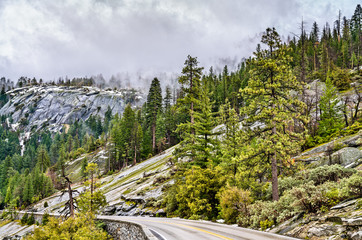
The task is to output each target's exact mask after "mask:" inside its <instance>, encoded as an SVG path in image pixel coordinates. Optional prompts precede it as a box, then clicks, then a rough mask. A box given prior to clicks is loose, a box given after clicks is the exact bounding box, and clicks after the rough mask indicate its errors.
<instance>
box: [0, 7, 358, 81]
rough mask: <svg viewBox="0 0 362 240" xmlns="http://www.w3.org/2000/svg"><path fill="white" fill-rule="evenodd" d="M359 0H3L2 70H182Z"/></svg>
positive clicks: (227, 58) (11, 74)
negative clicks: (190, 59) (193, 60)
mask: <svg viewBox="0 0 362 240" xmlns="http://www.w3.org/2000/svg"><path fill="white" fill-rule="evenodd" d="M358 3H360V0H343V1H338V0H336V1H322V0H223V1H220V0H59V1H58V0H0V77H1V76H5V77H7V78H10V79H12V80H14V81H16V80H17V79H18V78H19V77H20V76H28V77H34V76H35V77H36V78H43V79H45V80H52V79H57V78H58V77H59V76H69V77H74V76H91V75H95V74H99V73H102V74H103V75H104V76H105V77H106V78H108V77H110V76H111V75H112V74H117V73H124V72H129V73H130V74H131V75H132V74H136V73H141V74H144V73H148V74H153V73H154V72H175V73H179V72H181V69H182V66H183V63H184V61H185V59H186V56H187V55H188V54H190V55H192V56H196V57H198V60H199V62H200V65H201V66H204V67H205V68H206V69H208V68H209V67H210V66H211V65H215V64H219V65H223V64H225V63H228V62H232V61H236V62H239V61H240V59H241V58H242V57H248V56H249V55H250V54H251V53H252V51H253V50H254V49H255V47H256V43H257V42H258V41H259V37H260V34H261V32H263V31H264V30H265V29H266V28H267V27H272V26H274V27H276V29H277V31H278V32H279V33H280V34H281V35H284V36H285V37H286V36H287V35H288V34H290V33H291V32H294V33H298V31H299V30H298V27H299V25H300V22H301V20H302V17H303V19H304V20H305V22H306V27H307V30H308V31H309V30H310V27H311V25H312V23H313V21H317V23H318V24H319V25H320V28H322V25H323V24H324V23H325V22H326V21H328V22H330V24H332V23H333V21H334V20H335V19H336V18H337V16H338V10H341V11H342V15H345V16H347V18H350V17H351V15H352V14H353V12H354V9H355V8H356V5H357V4H358Z"/></svg>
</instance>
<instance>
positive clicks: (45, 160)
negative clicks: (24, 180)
mask: <svg viewBox="0 0 362 240" xmlns="http://www.w3.org/2000/svg"><path fill="white" fill-rule="evenodd" d="M37 164H38V165H39V167H40V170H41V172H45V170H46V169H47V168H48V167H49V166H50V160H49V155H48V152H47V150H46V148H45V146H44V145H40V147H39V148H38V154H37Z"/></svg>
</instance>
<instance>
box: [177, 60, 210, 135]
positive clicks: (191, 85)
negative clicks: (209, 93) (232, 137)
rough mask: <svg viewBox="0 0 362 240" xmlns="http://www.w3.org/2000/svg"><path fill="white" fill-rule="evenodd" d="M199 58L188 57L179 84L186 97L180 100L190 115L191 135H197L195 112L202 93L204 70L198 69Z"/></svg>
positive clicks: (182, 106)
mask: <svg viewBox="0 0 362 240" xmlns="http://www.w3.org/2000/svg"><path fill="white" fill-rule="evenodd" d="M198 63H199V62H198V61H197V58H193V57H191V56H190V55H188V56H187V59H186V61H185V64H184V65H185V67H184V68H183V69H182V75H181V76H180V77H179V83H180V84H181V85H182V92H183V93H184V94H185V97H184V98H183V99H181V100H180V105H181V108H183V109H184V110H187V111H188V112H189V114H190V123H191V125H190V128H189V131H190V132H191V134H193V135H195V127H194V126H193V125H194V119H195V116H194V111H195V104H197V103H196V102H197V100H198V98H199V92H200V84H201V81H200V78H201V74H202V70H203V69H204V68H202V67H198Z"/></svg>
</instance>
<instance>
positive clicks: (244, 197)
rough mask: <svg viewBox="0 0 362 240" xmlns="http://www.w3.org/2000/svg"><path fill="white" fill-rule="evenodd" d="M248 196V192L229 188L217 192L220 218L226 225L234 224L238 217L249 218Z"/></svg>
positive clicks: (249, 198)
mask: <svg viewBox="0 0 362 240" xmlns="http://www.w3.org/2000/svg"><path fill="white" fill-rule="evenodd" d="M250 195H251V193H250V191H247V190H242V189H238V188H237V187H230V186H228V187H227V188H225V189H223V190H221V191H220V192H219V194H218V198H219V199H220V208H221V216H222V217H223V219H224V220H225V221H226V223H235V222H236V220H237V217H238V216H239V215H242V216H245V217H247V216H249V211H248V205H249V204H250V203H251V202H252V198H251V197H250Z"/></svg>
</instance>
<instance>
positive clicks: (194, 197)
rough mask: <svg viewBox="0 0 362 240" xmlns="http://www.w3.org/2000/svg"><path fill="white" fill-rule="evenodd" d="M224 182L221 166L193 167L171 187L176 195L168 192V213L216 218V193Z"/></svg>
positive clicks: (207, 218)
mask: <svg viewBox="0 0 362 240" xmlns="http://www.w3.org/2000/svg"><path fill="white" fill-rule="evenodd" d="M224 183H225V178H224V177H223V175H222V174H221V168H220V167H215V168H205V169H203V168H200V167H198V166H194V167H192V168H191V169H189V170H187V171H186V172H185V173H184V174H183V177H182V178H180V179H178V181H177V182H176V184H174V186H173V187H172V188H171V189H169V192H171V193H174V196H172V195H171V194H168V195H167V197H166V199H165V201H166V206H167V207H166V211H167V214H168V215H177V216H179V217H184V218H192V219H200V218H201V219H205V220H213V219H216V218H217V216H218V209H217V206H218V205H219V199H218V198H217V197H216V195H217V193H218V191H219V190H220V188H221V187H222V186H224ZM171 210H174V211H173V212H170V211H171Z"/></svg>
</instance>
